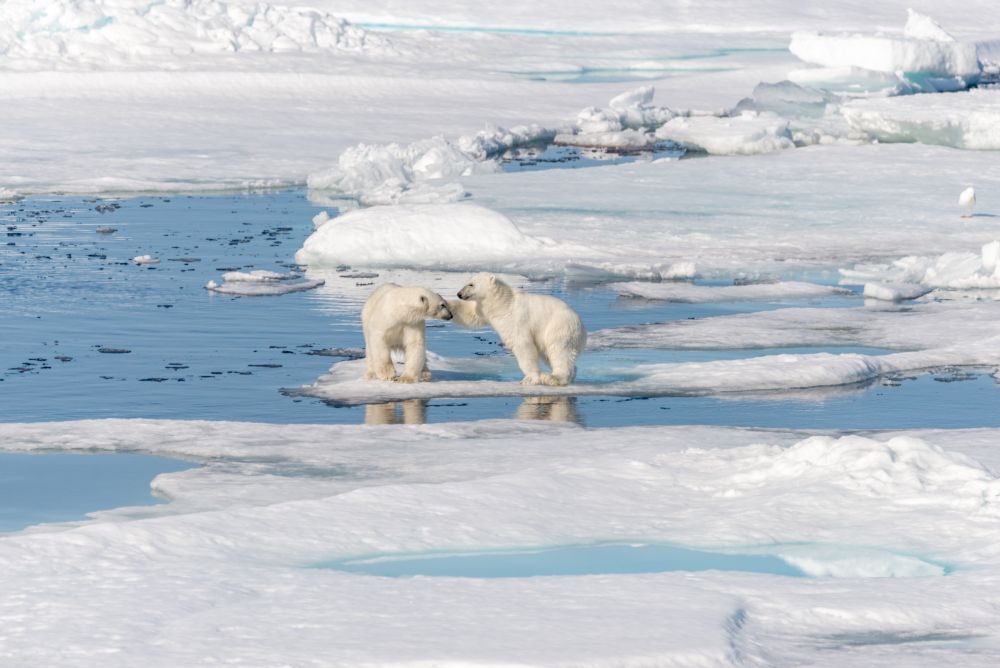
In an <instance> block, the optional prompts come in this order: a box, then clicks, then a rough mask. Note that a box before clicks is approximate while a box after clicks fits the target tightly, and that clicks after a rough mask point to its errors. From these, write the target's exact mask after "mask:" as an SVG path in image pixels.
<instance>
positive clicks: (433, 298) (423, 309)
mask: <svg viewBox="0 0 1000 668" xmlns="http://www.w3.org/2000/svg"><path fill="white" fill-rule="evenodd" d="M416 292H417V296H418V298H419V300H420V305H419V306H418V307H417V311H418V312H420V313H422V314H423V315H424V316H425V317H428V318H437V319H438V320H451V317H452V313H451V309H449V308H448V302H446V301H445V300H444V297H442V296H441V295H439V294H438V293H436V292H432V291H430V290H428V289H426V288H417V289H416Z"/></svg>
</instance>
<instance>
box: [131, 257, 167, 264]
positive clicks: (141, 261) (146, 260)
mask: <svg viewBox="0 0 1000 668" xmlns="http://www.w3.org/2000/svg"><path fill="white" fill-rule="evenodd" d="M132 262H133V263H134V264H159V263H160V261H159V260H157V259H156V258H155V257H153V256H152V255H136V256H135V257H134V258H132Z"/></svg>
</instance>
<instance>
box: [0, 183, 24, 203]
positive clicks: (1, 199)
mask: <svg viewBox="0 0 1000 668" xmlns="http://www.w3.org/2000/svg"><path fill="white" fill-rule="evenodd" d="M21 199H24V198H23V196H22V195H21V194H20V193H19V192H17V191H16V190H11V189H10V188H4V187H0V204H13V203H14V202H17V201H20V200H21Z"/></svg>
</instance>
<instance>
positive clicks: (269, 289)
mask: <svg viewBox="0 0 1000 668" xmlns="http://www.w3.org/2000/svg"><path fill="white" fill-rule="evenodd" d="M324 283H325V281H323V280H322V279H317V280H303V281H270V280H268V281H254V280H236V281H228V282H226V283H222V284H221V285H220V284H219V283H216V282H215V281H209V282H208V283H206V284H205V289H206V290H210V291H211V292H218V293H220V294H224V295H238V296H241V297H265V296H277V295H284V294H288V293H290V292H302V291H304V290H312V289H313V288H318V287H319V286H321V285H323V284H324Z"/></svg>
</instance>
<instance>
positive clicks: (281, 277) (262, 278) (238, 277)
mask: <svg viewBox="0 0 1000 668" xmlns="http://www.w3.org/2000/svg"><path fill="white" fill-rule="evenodd" d="M299 276H300V274H297V273H295V272H294V271H289V272H286V273H280V272H277V271H268V270H266V269H255V270H254V271H249V272H248V271H227V272H226V273H224V274H223V275H222V278H223V280H224V281H226V282H227V283H241V282H242V283H273V282H274V281H290V280H292V279H295V278H299Z"/></svg>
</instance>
